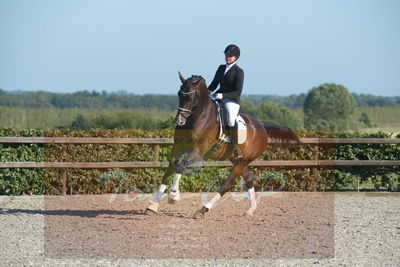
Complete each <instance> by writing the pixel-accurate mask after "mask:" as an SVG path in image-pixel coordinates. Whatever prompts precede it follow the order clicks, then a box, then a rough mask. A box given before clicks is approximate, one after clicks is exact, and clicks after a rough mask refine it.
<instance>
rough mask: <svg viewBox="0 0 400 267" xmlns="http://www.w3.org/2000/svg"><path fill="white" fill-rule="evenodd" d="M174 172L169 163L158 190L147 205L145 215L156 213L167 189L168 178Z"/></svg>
mask: <svg viewBox="0 0 400 267" xmlns="http://www.w3.org/2000/svg"><path fill="white" fill-rule="evenodd" d="M174 172H175V166H174V165H173V164H171V163H170V166H169V167H168V169H167V171H166V172H165V174H164V176H163V179H162V182H161V184H160V186H159V188H158V191H157V193H156V195H155V196H154V197H153V198H152V199H151V200H150V201H149V205H148V206H147V208H146V211H145V213H146V214H153V213H157V212H158V207H159V206H160V202H161V200H162V198H163V195H164V192H165V190H166V189H167V184H168V181H169V178H170V176H171V175H172V174H173V173H174Z"/></svg>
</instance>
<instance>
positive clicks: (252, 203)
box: [247, 187, 257, 210]
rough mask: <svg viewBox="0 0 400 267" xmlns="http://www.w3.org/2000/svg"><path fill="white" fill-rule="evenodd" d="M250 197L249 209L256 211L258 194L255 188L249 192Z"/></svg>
mask: <svg viewBox="0 0 400 267" xmlns="http://www.w3.org/2000/svg"><path fill="white" fill-rule="evenodd" d="M247 194H248V196H249V209H252V210H255V209H256V208H257V201H256V192H255V190H254V187H253V188H250V189H248V190H247Z"/></svg>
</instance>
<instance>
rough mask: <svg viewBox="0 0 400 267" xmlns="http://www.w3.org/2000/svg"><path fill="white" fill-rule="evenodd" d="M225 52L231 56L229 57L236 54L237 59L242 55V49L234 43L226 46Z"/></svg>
mask: <svg viewBox="0 0 400 267" xmlns="http://www.w3.org/2000/svg"><path fill="white" fill-rule="evenodd" d="M224 53H225V55H226V56H229V57H232V56H235V57H236V59H239V57H240V49H239V47H238V46H237V45H234V44H230V45H228V46H227V47H226V48H225V51H224Z"/></svg>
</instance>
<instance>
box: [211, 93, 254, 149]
mask: <svg viewBox="0 0 400 267" xmlns="http://www.w3.org/2000/svg"><path fill="white" fill-rule="evenodd" d="M214 103H215V105H216V107H217V114H216V122H217V123H218V124H219V134H218V140H219V141H221V142H226V143H232V141H231V138H230V137H229V135H228V134H227V133H226V131H227V130H228V111H227V110H226V108H225V106H224V103H222V102H221V101H219V100H214ZM236 122H237V124H238V143H239V144H243V143H244V142H246V138H247V127H246V122H245V120H244V119H243V117H242V116H241V115H240V114H239V115H238V117H237V118H236Z"/></svg>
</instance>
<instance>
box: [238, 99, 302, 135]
mask: <svg viewBox="0 0 400 267" xmlns="http://www.w3.org/2000/svg"><path fill="white" fill-rule="evenodd" d="M240 108H241V111H243V112H244V113H248V114H250V115H252V116H254V117H255V118H257V119H259V120H261V121H266V122H273V123H275V124H279V125H282V126H285V127H289V128H292V129H301V128H303V121H302V119H301V118H300V117H299V116H298V115H297V114H296V113H295V112H293V111H292V110H290V109H289V108H287V107H285V106H284V105H282V104H279V103H274V102H263V103H262V104H261V105H260V106H259V107H257V106H255V105H252V104H251V102H250V101H246V100H244V101H241V106H240Z"/></svg>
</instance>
